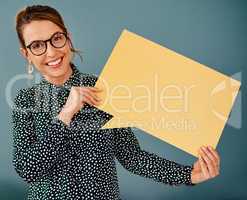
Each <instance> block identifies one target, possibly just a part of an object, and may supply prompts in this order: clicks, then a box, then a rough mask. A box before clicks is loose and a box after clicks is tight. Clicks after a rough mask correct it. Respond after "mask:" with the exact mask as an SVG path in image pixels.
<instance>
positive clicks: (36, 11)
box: [16, 5, 82, 61]
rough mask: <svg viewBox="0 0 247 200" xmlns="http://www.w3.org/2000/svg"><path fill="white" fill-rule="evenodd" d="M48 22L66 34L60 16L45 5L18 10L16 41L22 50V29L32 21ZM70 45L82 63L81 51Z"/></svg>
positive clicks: (23, 42) (23, 44)
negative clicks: (17, 40)
mask: <svg viewBox="0 0 247 200" xmlns="http://www.w3.org/2000/svg"><path fill="white" fill-rule="evenodd" d="M40 20H48V21H51V22H53V23H54V24H56V25H57V26H59V27H60V28H61V29H62V30H63V31H64V32H65V33H66V34H67V33H68V31H67V28H66V27H65V24H64V21H63V18H62V16H61V15H60V14H59V12H58V11H57V10H56V9H54V8H52V7H50V6H45V5H32V6H27V7H26V8H24V9H22V10H20V11H19V12H18V13H17V15H16V32H17V35H18V39H19V41H20V44H21V46H22V47H23V48H26V46H25V41H24V38H23V27H24V25H26V24H29V23H31V22H32V21H40ZM70 43H71V47H72V48H71V51H72V52H74V53H77V54H78V55H79V57H80V59H81V61H82V56H81V54H80V53H81V51H80V50H77V49H75V48H74V47H73V44H72V42H71V41H70Z"/></svg>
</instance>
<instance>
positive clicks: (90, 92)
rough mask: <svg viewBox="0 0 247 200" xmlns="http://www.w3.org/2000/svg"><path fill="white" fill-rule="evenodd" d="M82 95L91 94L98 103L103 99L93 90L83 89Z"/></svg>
mask: <svg viewBox="0 0 247 200" xmlns="http://www.w3.org/2000/svg"><path fill="white" fill-rule="evenodd" d="M80 93H81V94H85V93H86V94H89V95H90V96H92V97H93V98H94V99H95V100H96V101H100V100H101V99H100V98H99V97H98V96H97V95H96V94H95V93H94V92H92V91H91V90H89V89H88V88H83V89H81V90H80Z"/></svg>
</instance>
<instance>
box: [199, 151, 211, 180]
mask: <svg viewBox="0 0 247 200" xmlns="http://www.w3.org/2000/svg"><path fill="white" fill-rule="evenodd" d="M199 163H200V167H201V169H202V173H203V175H204V177H205V179H209V178H210V176H209V172H208V169H207V166H206V163H205V161H204V160H203V159H202V157H201V155H199Z"/></svg>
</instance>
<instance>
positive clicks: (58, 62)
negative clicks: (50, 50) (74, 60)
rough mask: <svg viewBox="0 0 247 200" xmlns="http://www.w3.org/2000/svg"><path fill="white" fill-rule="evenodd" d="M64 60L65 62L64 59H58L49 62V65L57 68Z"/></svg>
mask: <svg viewBox="0 0 247 200" xmlns="http://www.w3.org/2000/svg"><path fill="white" fill-rule="evenodd" d="M62 60H63V57H61V58H58V59H56V60H54V61H51V62H48V63H47V65H48V66H53V67H56V66H57V65H59V64H60V63H61V62H62Z"/></svg>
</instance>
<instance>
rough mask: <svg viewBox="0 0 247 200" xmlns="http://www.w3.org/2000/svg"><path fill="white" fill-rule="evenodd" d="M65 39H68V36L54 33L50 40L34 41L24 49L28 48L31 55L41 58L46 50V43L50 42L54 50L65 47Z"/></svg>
mask: <svg viewBox="0 0 247 200" xmlns="http://www.w3.org/2000/svg"><path fill="white" fill-rule="evenodd" d="M67 39H68V36H67V34H66V33H63V32H56V33H54V34H53V35H52V36H51V37H50V39H48V40H35V41H33V42H31V44H29V45H27V46H26V48H29V49H30V51H31V52H32V54H33V55H35V56H41V55H42V54H44V53H45V52H46V50H47V42H50V44H51V45H52V46H53V47H54V48H62V47H64V46H65V44H66V42H67Z"/></svg>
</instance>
